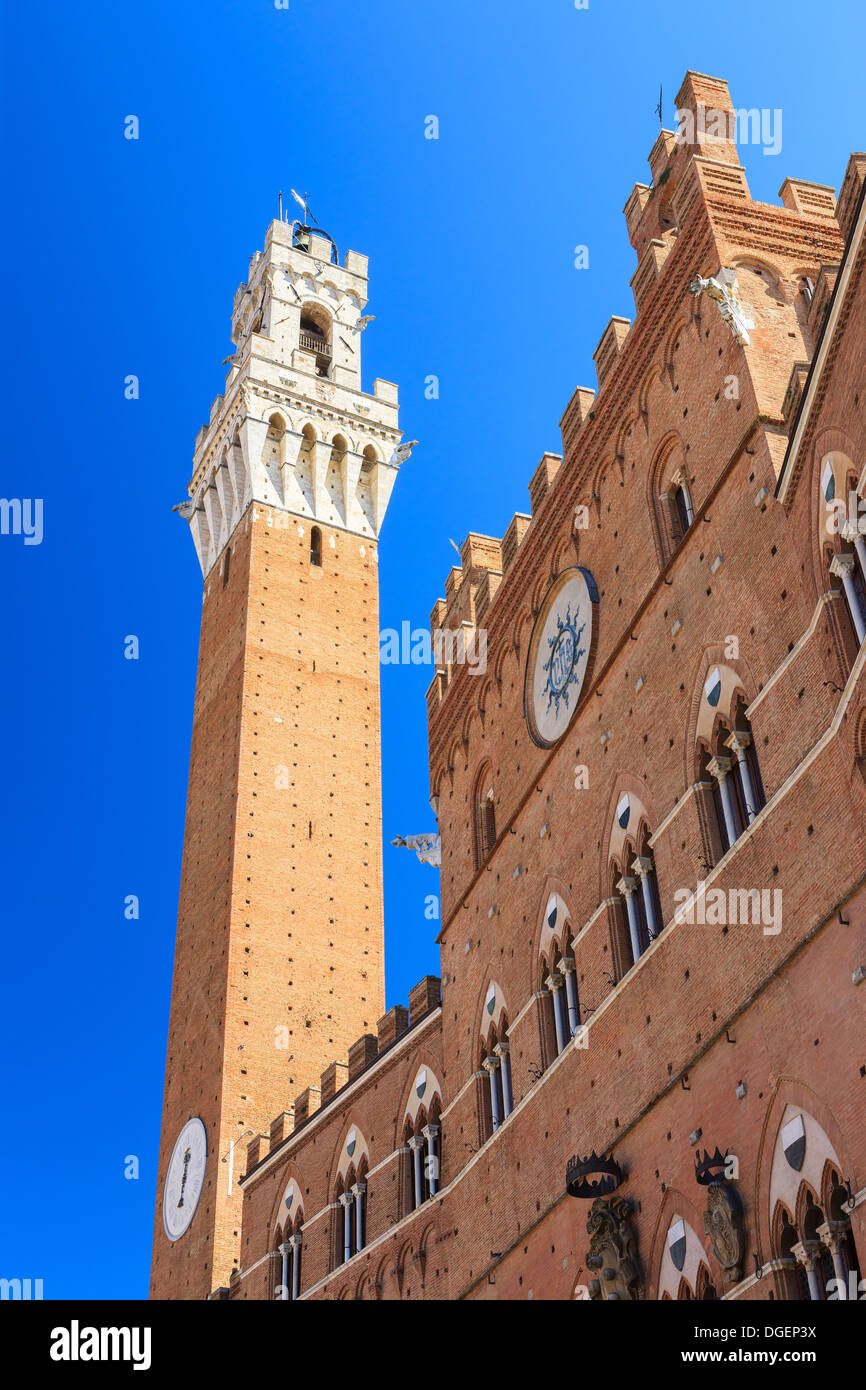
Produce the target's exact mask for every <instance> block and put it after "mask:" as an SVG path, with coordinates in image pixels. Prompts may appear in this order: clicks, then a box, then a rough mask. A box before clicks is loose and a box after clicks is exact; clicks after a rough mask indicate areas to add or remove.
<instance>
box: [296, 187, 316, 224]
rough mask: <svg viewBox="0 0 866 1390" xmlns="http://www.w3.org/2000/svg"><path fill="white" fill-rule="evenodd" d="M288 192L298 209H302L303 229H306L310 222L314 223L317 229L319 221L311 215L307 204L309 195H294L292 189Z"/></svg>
mask: <svg viewBox="0 0 866 1390" xmlns="http://www.w3.org/2000/svg"><path fill="white" fill-rule="evenodd" d="M289 192H290V193H291V195H292V197H293V198H294V200H295V202H296V203H297V204H298V206H299V207H302V208H303V209H304V226H305V227H308V226H309V225H310V223H311V222H314V223H315V224H316V226H317V227H318V225H319V220H318V218H317V217H314V216H313V214H312V213H311V212H310V206H309V203H308V202H307V198H308V197H309V194H308V193H303V194H301V193H296V192H295V190H294V188H291V189H289Z"/></svg>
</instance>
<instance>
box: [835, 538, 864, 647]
mask: <svg viewBox="0 0 866 1390" xmlns="http://www.w3.org/2000/svg"><path fill="white" fill-rule="evenodd" d="M830 573H831V574H835V575H836V577H837V579H841V580H842V587H843V588H844V590H845V597H846V599H847V600H848V609H849V611H850V613H851V620H852V622H853V624H854V631H855V632H856V633H857V641H858V643H862V641H863V638H864V637H866V617H864V615H863V612H862V610H861V608H860V597H859V595H858V593H857V588H856V585H855V584H854V556H853V555H851V554H848V555H837V556H835V558H834V559H833V561H832V563H831V565H830Z"/></svg>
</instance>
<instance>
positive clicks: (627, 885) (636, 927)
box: [616, 874, 641, 964]
mask: <svg viewBox="0 0 866 1390" xmlns="http://www.w3.org/2000/svg"><path fill="white" fill-rule="evenodd" d="M616 886H617V888H618V889H619V891H620V892H621V893H622V895H623V897H624V898H625V910H626V915H627V917H628V934H629V937H630V939H631V954H632V961H633V963H634V964H637V962H638V961H639V960H640V955H641V949H640V917H639V916H638V910H637V902H636V901H635V893H636V892H637V879H636V878H632V877H631V875H630V874H623V876H622V878H621V879H620V880H619V882H618V883H617V885H616Z"/></svg>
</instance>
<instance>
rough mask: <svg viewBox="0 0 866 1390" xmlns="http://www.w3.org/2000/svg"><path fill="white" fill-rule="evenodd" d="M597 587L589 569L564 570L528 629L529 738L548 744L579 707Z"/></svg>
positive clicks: (526, 708) (526, 691)
mask: <svg viewBox="0 0 866 1390" xmlns="http://www.w3.org/2000/svg"><path fill="white" fill-rule="evenodd" d="M597 602H598V591H597V589H596V587H595V581H594V580H593V577H592V575H591V574H590V573H589V570H585V569H581V568H575V569H569V570H564V571H563V573H562V574H560V575H558V576H557V578H556V579H555V580H554V581H553V584H552V585H551V586H550V588H549V589H548V591H547V594H546V596H545V599H544V603H543V604H542V605H541V612H540V613H539V615H538V617H537V618H536V621H535V627H534V628H533V630H532V639H531V641H530V644H529V656H528V659H527V663H526V684H525V687H524V696H523V705H524V712H525V714H526V722H527V724H528V726H529V732H530V735H531V737H532V741H533V743H537V744H538V745H539V747H541V748H552V747H553V745H554V743H556V742H557V740H558V739H560V738H562V735H563V734H564V733H565V731H566V729H567V728H568V726H569V724H570V723H571V719H572V715H573V714H574V711H575V709H576V708H577V705H578V702H579V700H580V697H581V695H582V694H583V684H584V679H585V677H586V672H587V667H588V666H589V660H590V656H591V653H592V639H593V628H594V617H595V605H596V603H597Z"/></svg>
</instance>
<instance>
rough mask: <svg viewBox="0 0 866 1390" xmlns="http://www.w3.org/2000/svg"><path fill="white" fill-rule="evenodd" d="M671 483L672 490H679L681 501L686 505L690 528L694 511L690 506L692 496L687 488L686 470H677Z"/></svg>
mask: <svg viewBox="0 0 866 1390" xmlns="http://www.w3.org/2000/svg"><path fill="white" fill-rule="evenodd" d="M671 482H672V483H673V485H674V488H679V489H680V491H681V492H682V494H683V501H684V502H685V505H686V516H687V517H688V521H689V525H690V526H691V524H692V522H693V521H694V519H695V509H694V507H693V506H692V494H691V490H690V488H689V480H688V478H687V477H686V470H685V469H684V468H678V469H677V471H676V473H675V474H674V476H673V477H672V478H671Z"/></svg>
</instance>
